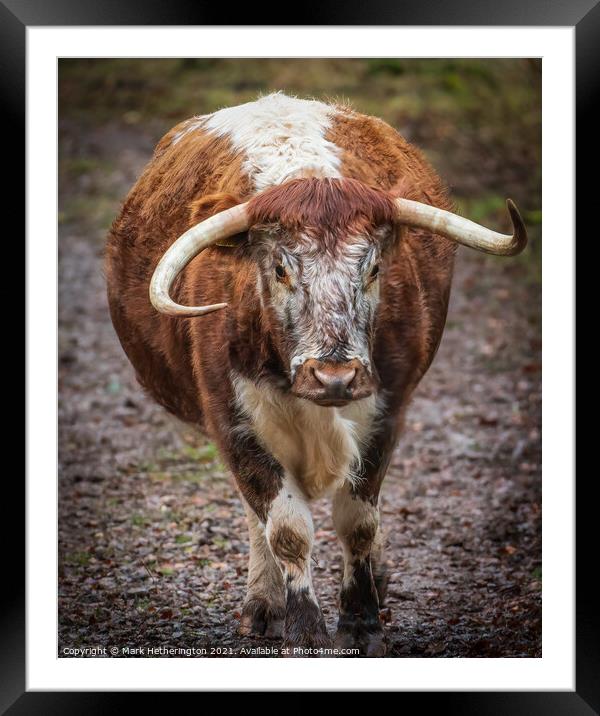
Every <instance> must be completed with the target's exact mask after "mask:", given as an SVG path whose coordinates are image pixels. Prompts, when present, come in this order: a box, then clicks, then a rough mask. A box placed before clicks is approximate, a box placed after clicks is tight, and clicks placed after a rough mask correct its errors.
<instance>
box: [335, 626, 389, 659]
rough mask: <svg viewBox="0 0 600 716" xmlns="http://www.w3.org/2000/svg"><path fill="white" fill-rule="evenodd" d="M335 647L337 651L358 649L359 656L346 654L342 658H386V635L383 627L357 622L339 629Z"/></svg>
mask: <svg viewBox="0 0 600 716" xmlns="http://www.w3.org/2000/svg"><path fill="white" fill-rule="evenodd" d="M334 646H335V647H336V648H337V649H344V650H347V649H358V650H359V654H356V653H354V654H353V653H345V654H342V655H341V656H348V657H352V656H359V655H360V656H369V657H381V656H385V653H386V643H385V633H384V631H383V628H382V627H381V625H375V626H365V625H364V624H362V623H361V622H356V623H354V624H353V625H352V626H346V625H345V626H343V627H338V630H337V632H336V635H335V641H334Z"/></svg>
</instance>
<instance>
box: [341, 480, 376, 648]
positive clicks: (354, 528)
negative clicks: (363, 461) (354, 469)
mask: <svg viewBox="0 0 600 716" xmlns="http://www.w3.org/2000/svg"><path fill="white" fill-rule="evenodd" d="M333 523H334V526H335V529H336V531H337V534H338V537H339V539H340V542H341V543H342V548H343V552H344V576H343V579H342V589H341V594H340V616H339V622H338V628H337V633H336V637H335V645H336V647H339V648H358V649H360V651H361V653H363V654H366V655H367V656H383V655H384V654H385V640H384V633H383V627H382V625H381V622H380V621H379V597H378V593H377V588H376V584H375V580H374V578H373V571H372V568H371V552H372V550H373V549H374V548H376V547H377V548H378V546H379V545H378V540H379V539H380V535H379V510H378V508H377V505H376V502H375V500H374V499H368V498H366V497H364V496H361V495H360V494H359V493H357V492H355V491H353V490H352V488H351V486H350V485H349V484H348V483H346V484H344V485H343V486H342V487H341V488H340V489H339V490H338V491H337V492H336V494H335V496H334V500H333Z"/></svg>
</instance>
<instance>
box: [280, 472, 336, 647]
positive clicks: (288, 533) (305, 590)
mask: <svg viewBox="0 0 600 716" xmlns="http://www.w3.org/2000/svg"><path fill="white" fill-rule="evenodd" d="M266 532H267V539H268V541H269V545H270V546H271V549H272V551H273V555H274V556H275V559H276V560H277V561H278V563H279V565H280V567H281V571H282V574H283V579H284V582H285V586H286V609H285V626H284V647H288V648H289V649H290V653H289V655H290V656H302V653H301V652H300V653H294V647H303V648H305V649H306V648H309V647H313V648H320V647H325V646H329V645H330V639H329V636H328V634H327V629H326V627H325V620H324V619H323V615H322V613H321V609H320V608H319V605H318V603H317V600H316V598H315V593H314V590H313V586H312V578H311V570H310V560H311V554H312V547H313V522H312V516H311V514H310V510H309V507H308V504H307V502H306V500H305V498H304V496H303V495H302V493H301V491H300V490H299V488H298V487H297V486H296V485H295V483H294V481H293V480H292V478H291V477H289V476H286V477H285V478H284V481H283V486H282V488H281V490H280V492H279V494H278V495H277V497H276V498H275V499H274V500H273V502H272V504H271V507H270V510H269V514H268V518H267V530H266Z"/></svg>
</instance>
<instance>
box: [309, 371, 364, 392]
mask: <svg viewBox="0 0 600 716" xmlns="http://www.w3.org/2000/svg"><path fill="white" fill-rule="evenodd" d="M314 375H315V378H316V379H317V380H318V381H319V383H321V385H323V386H324V387H325V388H330V389H332V388H336V387H338V386H339V387H340V388H347V387H348V386H349V385H350V383H352V381H353V380H354V376H355V375H356V368H345V369H343V370H340V369H335V370H325V369H323V368H315V369H314Z"/></svg>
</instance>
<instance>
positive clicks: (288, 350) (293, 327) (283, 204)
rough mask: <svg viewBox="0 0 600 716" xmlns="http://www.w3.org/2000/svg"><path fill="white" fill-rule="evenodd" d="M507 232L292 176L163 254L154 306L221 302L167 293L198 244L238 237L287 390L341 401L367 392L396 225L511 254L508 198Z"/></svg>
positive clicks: (521, 242) (518, 224)
mask: <svg viewBox="0 0 600 716" xmlns="http://www.w3.org/2000/svg"><path fill="white" fill-rule="evenodd" d="M508 209H509V212H510V215H511V218H512V221H513V226H514V230H515V231H514V234H513V235H512V236H510V235H508V236H507V235H503V234H497V233H495V232H493V231H490V230H489V229H485V228H484V227H482V226H479V225H478V224H474V223H473V222H471V221H468V220H467V219H463V218H462V217H459V216H457V215H455V214H452V213H450V212H447V211H444V210H442V209H438V208H435V207H433V206H430V205H428V204H423V203H420V202H416V201H411V200H408V199H404V198H394V197H393V196H392V195H391V194H389V193H388V192H385V191H381V190H379V189H374V188H371V187H368V186H367V185H366V184H364V183H362V182H360V181H357V180H353V179H317V178H307V179H295V180H292V181H289V182H287V183H285V184H283V185H281V186H278V187H273V188H271V189H267V190H266V191H264V192H262V193H260V194H258V195H257V196H255V197H254V198H252V199H251V200H250V201H249V202H246V203H245V204H239V205H236V206H233V207H232V208H230V209H226V210H224V211H220V212H218V213H217V214H215V215H214V216H211V218H209V219H206V220H205V221H202V222H200V223H199V224H197V225H196V226H194V227H192V228H191V229H190V230H189V231H187V232H186V233H185V234H183V235H182V236H181V237H180V238H179V239H178V240H177V241H176V242H175V243H174V244H173V245H172V246H171V247H170V248H169V250H168V251H167V252H166V253H165V255H164V256H163V258H162V259H161V261H160V263H159V265H158V266H157V268H156V270H155V273H154V276H153V278H152V282H151V286H150V299H151V301H152V303H153V305H154V306H155V307H156V308H157V309H158V310H159V311H161V312H163V313H167V314H169V315H176V316H199V315H204V314H206V313H209V312H211V311H215V310H218V309H220V308H224V307H225V306H226V305H227V304H224V303H220V304H213V305H210V306H200V307H191V306H189V307H188V306H180V305H178V304H176V303H174V302H173V301H172V299H171V298H170V297H169V290H170V288H171V286H172V284H173V281H174V280H175V278H176V276H177V275H178V273H179V272H180V271H181V270H182V269H183V267H184V266H185V265H186V264H187V263H188V262H189V261H190V260H191V259H192V258H193V257H194V256H196V255H197V254H198V253H199V252H200V251H202V250H203V249H204V248H205V247H207V246H209V245H211V244H214V243H220V242H223V241H224V240H227V239H228V238H229V237H232V236H234V235H238V234H243V236H244V237H247V238H245V240H244V239H243V240H244V250H245V251H248V252H250V254H251V255H252V256H253V257H254V258H255V261H256V265H257V277H258V279H257V293H258V295H257V300H260V301H261V303H262V310H263V312H265V313H266V314H267V315H268V321H267V323H268V324H269V325H270V326H271V327H272V328H273V330H272V331H271V336H272V340H273V342H274V345H275V347H276V349H277V350H278V352H279V354H280V358H281V360H282V361H283V363H284V365H286V366H287V367H288V372H289V378H290V382H291V390H292V392H293V393H294V394H295V395H298V396H300V397H303V398H307V399H309V400H312V401H313V402H315V403H318V404H320V405H324V406H337V405H343V404H345V403H347V402H349V401H350V400H359V399H361V398H364V397H366V396H368V395H370V394H371V393H372V391H373V389H374V377H373V367H372V357H371V347H372V338H373V331H374V327H375V317H376V312H377V305H378V302H379V294H380V283H381V280H382V279H381V277H382V276H384V275H385V267H386V257H387V256H388V255H393V252H390V251H389V249H390V248H391V247H393V246H394V245H395V238H396V236H397V235H398V234H399V228H400V226H402V225H407V226H415V227H420V228H423V229H428V230H430V231H431V232H432V233H436V234H440V235H443V236H446V237H447V238H451V239H454V240H455V241H457V242H459V243H463V244H465V245H468V246H471V247H473V248H477V249H479V250H482V251H486V252H488V253H496V254H514V253H517V252H518V251H520V250H522V248H523V247H524V246H525V244H526V241H527V236H526V233H525V229H524V226H523V222H522V220H521V217H520V216H519V213H518V211H517V209H516V207H515V206H514V204H513V203H512V202H511V201H510V200H508Z"/></svg>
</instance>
